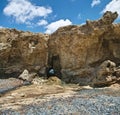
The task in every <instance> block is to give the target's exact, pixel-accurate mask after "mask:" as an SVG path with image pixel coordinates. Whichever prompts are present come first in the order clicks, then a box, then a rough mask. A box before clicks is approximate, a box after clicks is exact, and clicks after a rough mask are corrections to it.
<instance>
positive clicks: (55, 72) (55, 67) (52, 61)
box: [47, 55, 61, 79]
mask: <svg viewBox="0 0 120 115" xmlns="http://www.w3.org/2000/svg"><path fill="white" fill-rule="evenodd" d="M50 76H57V77H58V78H60V79H61V65H60V57H59V55H55V56H51V57H50V58H49V59H48V68H47V77H50Z"/></svg>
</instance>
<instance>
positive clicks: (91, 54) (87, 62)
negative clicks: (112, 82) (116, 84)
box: [48, 12, 120, 85]
mask: <svg viewBox="0 0 120 115" xmlns="http://www.w3.org/2000/svg"><path fill="white" fill-rule="evenodd" d="M117 16H118V14H117V13H116V12H115V13H112V12H106V13H105V14H104V15H103V17H102V18H101V19H99V20H98V21H87V22H86V24H85V25H82V26H75V25H70V26H66V27H61V28H59V29H58V30H57V31H56V32H54V33H53V34H52V35H51V36H50V39H49V41H48V42H49V43H48V45H49V46H48V47H49V63H48V64H49V65H52V66H53V67H54V69H55V70H56V72H57V73H58V75H60V76H61V75H62V79H63V80H64V81H66V82H73V83H80V85H88V84H94V80H95V79H96V78H98V76H97V75H98V73H99V72H98V71H99V70H100V69H99V66H100V65H101V63H103V62H104V61H106V60H111V61H113V62H115V63H116V65H117V66H118V65H120V52H119V49H120V24H112V22H113V21H114V20H115V19H116V18H117ZM100 71H101V70H100ZM99 77H100V75H99ZM119 77H120V75H119ZM102 78H103V77H102ZM100 80H101V79H99V80H97V82H98V81H100ZM102 82H105V83H106V80H105V79H104V81H102Z"/></svg>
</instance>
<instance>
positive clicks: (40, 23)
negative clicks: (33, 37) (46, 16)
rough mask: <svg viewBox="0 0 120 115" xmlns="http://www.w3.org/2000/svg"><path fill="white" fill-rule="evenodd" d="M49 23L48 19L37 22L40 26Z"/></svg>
mask: <svg viewBox="0 0 120 115" xmlns="http://www.w3.org/2000/svg"><path fill="white" fill-rule="evenodd" d="M47 24H48V22H47V21H46V20H39V22H38V23H37V25H38V26H44V25H47Z"/></svg>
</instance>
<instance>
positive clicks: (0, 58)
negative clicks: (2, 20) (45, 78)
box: [0, 29, 48, 77]
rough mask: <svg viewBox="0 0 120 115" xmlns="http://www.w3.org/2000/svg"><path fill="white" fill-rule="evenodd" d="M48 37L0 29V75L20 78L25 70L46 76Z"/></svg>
mask: <svg viewBox="0 0 120 115" xmlns="http://www.w3.org/2000/svg"><path fill="white" fill-rule="evenodd" d="M46 37H47V35H44V34H34V33H31V32H23V31H18V30H15V29H0V69H1V70H0V73H4V74H1V77H5V76H6V77H18V76H19V74H20V73H22V72H23V70H24V69H27V70H29V71H35V72H38V73H39V74H42V75H43V74H44V75H45V73H46V71H45V68H46V66H47V60H48V59H47V58H48V56H47V55H48V51H47V50H48V47H47V41H46ZM43 70H44V71H43ZM41 72H42V73H41Z"/></svg>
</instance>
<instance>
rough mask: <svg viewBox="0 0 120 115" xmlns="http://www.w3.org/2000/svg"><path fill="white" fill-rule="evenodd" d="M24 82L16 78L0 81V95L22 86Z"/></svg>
mask: <svg viewBox="0 0 120 115" xmlns="http://www.w3.org/2000/svg"><path fill="white" fill-rule="evenodd" d="M23 84H24V82H23V81H22V80H19V79H16V78H9V79H0V93H4V92H6V91H9V90H12V89H15V88H17V87H19V86H22V85H23Z"/></svg>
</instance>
